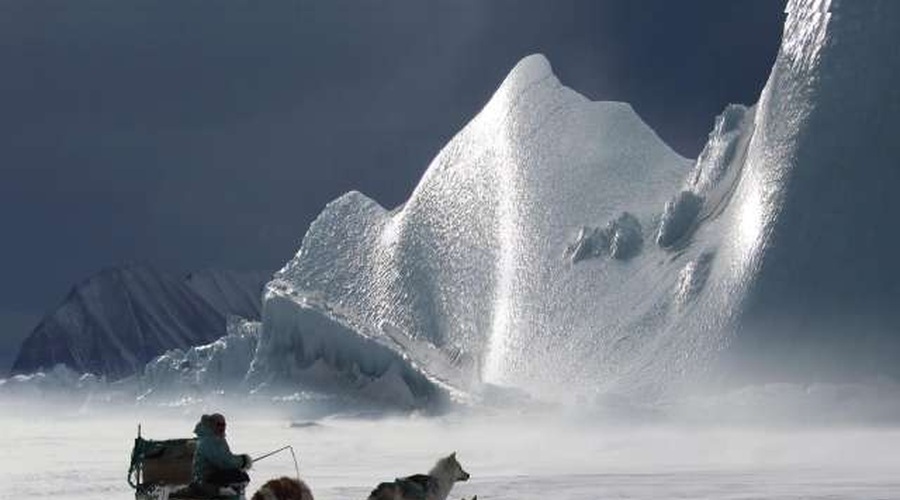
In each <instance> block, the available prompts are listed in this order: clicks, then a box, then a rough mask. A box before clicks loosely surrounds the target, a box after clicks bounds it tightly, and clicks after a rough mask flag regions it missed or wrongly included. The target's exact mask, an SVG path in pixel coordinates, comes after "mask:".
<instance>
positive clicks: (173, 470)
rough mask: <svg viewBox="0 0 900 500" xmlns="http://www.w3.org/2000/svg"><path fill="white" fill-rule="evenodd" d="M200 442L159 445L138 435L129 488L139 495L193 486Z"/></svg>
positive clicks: (192, 440)
mask: <svg viewBox="0 0 900 500" xmlns="http://www.w3.org/2000/svg"><path fill="white" fill-rule="evenodd" d="M196 448H197V440H196V439H167V440H165V441H155V440H152V439H144V438H142V437H141V436H140V434H138V437H137V438H135V440H134V448H133V449H132V450H131V465H130V466H129V468H128V484H130V485H131V487H132V488H134V489H135V491H136V492H137V493H148V492H150V491H152V490H154V489H157V488H159V487H163V486H171V487H174V486H184V485H186V484H188V483H190V482H191V468H192V463H193V461H194V451H195V450H196Z"/></svg>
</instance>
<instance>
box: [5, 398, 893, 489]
mask: <svg viewBox="0 0 900 500" xmlns="http://www.w3.org/2000/svg"><path fill="white" fill-rule="evenodd" d="M229 417H230V418H229V427H228V435H229V443H230V445H231V448H232V449H233V450H234V451H236V452H241V453H244V452H246V453H250V454H251V455H254V456H258V455H259V454H262V453H264V452H267V451H270V450H275V449H278V448H280V447H282V446H285V445H287V444H290V445H293V447H294V448H295V449H296V450H297V453H298V458H299V461H300V474H301V476H302V477H303V478H304V480H305V481H307V482H308V484H309V485H310V487H311V488H312V490H313V493H314V495H315V497H316V499H317V500H331V499H334V500H345V499H352V498H366V495H367V494H368V493H369V491H371V489H372V488H373V487H374V486H375V485H376V484H378V483H379V482H381V481H385V480H393V479H394V478H395V477H397V476H404V475H408V474H413V473H417V472H425V471H427V470H428V468H430V467H431V465H432V464H433V463H434V461H435V460H436V459H437V458H438V457H439V456H441V455H446V454H448V453H450V452H452V451H456V452H457V454H458V455H457V456H458V458H459V460H460V461H461V462H462V465H463V467H464V468H465V469H466V470H467V471H468V472H469V473H470V474H471V479H470V480H469V481H468V482H465V483H460V484H458V485H457V486H455V487H454V489H453V491H452V492H451V495H450V497H449V498H454V499H458V498H463V497H465V498H470V497H471V496H472V495H478V496H479V498H486V499H495V500H503V499H510V500H523V499H547V498H554V499H566V500H595V499H597V498H629V499H636V500H657V499H668V498H695V499H704V498H708V499H716V500H738V499H749V498H755V499H771V500H788V499H798V498H803V499H810V500H825V499H834V498H879V499H896V498H898V494H897V492H898V491H900V481H898V479H897V474H896V471H897V468H898V466H900V462H898V458H897V454H896V453H895V450H896V449H897V447H898V446H900V433H898V432H897V431H896V430H892V429H856V428H848V429H833V428H832V429H827V428H817V427H807V428H805V429H802V430H784V429H780V430H772V429H753V428H733V427H719V428H691V427H681V428H679V427H667V426H643V427H637V428H628V427H604V426H595V425H589V424H584V423H581V424H578V423H573V422H564V421H562V422H555V421H552V420H551V421H543V420H541V419H538V418H530V419H525V418H521V417H519V418H512V419H510V418H506V417H502V418H501V417H493V418H491V417H488V418H479V419H461V418H452V419H416V418H406V419H389V420H353V419H325V420H320V421H316V422H315V424H316V425H303V426H299V427H297V426H291V425H289V421H287V420H285V419H277V418H272V417H266V416H259V415H257V416H256V417H255V418H247V417H243V416H238V415H234V416H233V415H232V414H229ZM138 422H140V423H141V424H142V432H143V435H144V436H145V437H149V438H154V439H162V438H169V437H187V436H189V435H190V430H191V429H192V428H193V424H194V423H195V422H196V415H190V416H178V415H174V416H173V415H168V416H148V415H146V414H141V413H124V414H118V415H109V414H106V415H101V414H82V415H70V414H63V415H60V414H55V415H53V416H50V415H47V416H44V417H41V416H32V417H31V418H28V419H22V418H17V417H15V416H10V415H3V416H2V417H0V425H2V427H3V429H4V432H5V438H4V441H3V445H2V446H3V448H2V451H3V452H4V453H6V454H7V455H8V456H10V457H12V458H13V459H12V460H7V461H6V462H5V463H4V467H2V468H0V482H2V484H3V485H4V490H3V493H4V498H53V499H55V500H96V499H98V498H121V499H125V498H129V497H132V496H133V495H132V493H131V491H130V489H129V487H128V485H127V484H126V482H125V474H124V472H125V470H126V469H127V465H128V458H129V453H130V446H131V442H132V440H133V438H134V436H135V433H136V425H137V423H138ZM536 450H540V452H539V453H536V452H535V451H536ZM293 474H294V466H293V462H292V461H291V460H290V458H289V456H286V455H275V456H273V457H271V458H268V459H266V460H263V461H260V462H257V463H256V464H254V468H253V470H251V471H250V475H251V479H252V482H251V483H250V487H249V491H250V492H251V493H252V492H253V491H255V490H256V488H258V487H259V486H260V485H261V484H262V482H264V481H265V480H267V479H269V478H273V477H278V476H280V475H288V476H292V475H293Z"/></svg>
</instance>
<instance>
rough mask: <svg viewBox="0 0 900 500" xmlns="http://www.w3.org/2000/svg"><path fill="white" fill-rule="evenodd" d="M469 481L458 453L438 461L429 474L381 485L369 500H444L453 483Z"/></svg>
mask: <svg viewBox="0 0 900 500" xmlns="http://www.w3.org/2000/svg"><path fill="white" fill-rule="evenodd" d="M468 479H469V473H468V472H466V471H464V470H463V468H462V466H461V465H459V462H458V461H457V460H456V452H453V453H452V454H450V456H447V457H444V458H442V459H440V460H438V461H437V463H436V464H434V467H432V469H431V471H430V472H429V473H428V474H415V475H412V476H407V477H404V478H398V479H397V480H396V481H393V482H390V483H381V484H379V485H378V486H377V487H376V488H375V489H374V490H372V493H370V494H369V500H444V499H446V498H447V495H449V494H450V490H451V489H452V488H453V483H455V482H457V481H467V480H468ZM476 498H477V497H476ZM472 500H475V499H474V498H473V499H472Z"/></svg>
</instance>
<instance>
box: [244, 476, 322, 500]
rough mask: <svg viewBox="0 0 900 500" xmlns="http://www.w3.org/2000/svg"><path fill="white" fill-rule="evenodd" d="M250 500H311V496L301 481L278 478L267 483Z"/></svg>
mask: <svg viewBox="0 0 900 500" xmlns="http://www.w3.org/2000/svg"><path fill="white" fill-rule="evenodd" d="M250 500H313V495H312V491H310V489H309V487H308V486H306V483H304V482H303V481H300V480H299V479H294V478H291V477H280V478H278V479H272V480H270V481H267V482H266V484H264V485H262V487H261V488H260V489H259V490H257V491H256V493H254V494H253V498H251V499H250Z"/></svg>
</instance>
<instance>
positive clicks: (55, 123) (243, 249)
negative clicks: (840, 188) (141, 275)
mask: <svg viewBox="0 0 900 500" xmlns="http://www.w3.org/2000/svg"><path fill="white" fill-rule="evenodd" d="M783 4H784V2H783V0H752V1H751V0H746V1H741V2H738V1H727V2H725V1H721V0H703V1H701V0H696V1H695V0H685V1H673V0H638V1H633V0H615V1H612V0H611V1H602V0H571V1H570V0H546V1H537V0H534V1H525V0H452V1H451V0H446V1H444V0H441V1H425V0H403V1H400V0H354V1H346V0H319V1H309V0H296V1H291V2H274V1H250V0H243V1H225V0H223V1H209V0H202V1H201V0H179V1H172V2H155V1H154V2H150V1H140V2H138V1H122V0H109V1H92V0H79V1H63V0H59V1H44V0H4V1H2V2H0V64H2V74H0V75H2V76H0V228H2V235H3V238H2V243H0V252H2V254H0V278H2V279H0V368H2V367H4V365H5V364H6V363H8V362H9V358H10V357H11V356H12V355H14V352H15V349H16V347H15V346H16V345H17V342H18V340H19V339H20V338H21V337H23V336H24V335H26V334H27V333H28V331H29V330H30V329H31V328H32V327H33V326H34V325H35V324H36V322H37V321H38V320H39V318H40V316H41V315H43V314H44V313H45V312H47V311H49V310H50V309H52V308H53V307H55V306H56V305H57V304H58V303H59V301H60V300H62V298H63V297H64V295H65V294H66V292H67V291H68V289H69V288H70V287H71V285H72V284H73V283H75V282H77V281H79V280H81V279H84V278H85V277H87V276H89V275H90V274H92V273H94V272H96V271H98V270H100V269H102V268H104V267H107V266H110V265H115V264H119V263H123V262H131V261H142V262H148V263H150V264H152V265H154V266H156V267H157V268H160V269H165V270H171V271H179V272H181V271H187V270H192V269H202V268H231V269H275V268H277V267H279V266H280V265H281V264H283V263H284V262H285V261H286V260H287V259H289V258H290V257H291V256H292V255H293V254H294V253H295V252H296V250H297V248H298V247H299V245H300V242H301V239H302V237H303V233H304V232H305V230H306V227H307V225H308V224H309V222H310V221H311V220H312V219H313V218H314V217H315V216H316V215H317V214H318V212H319V211H320V210H321V208H322V207H323V206H324V205H325V203H327V202H328V201H330V200H331V199H333V198H335V197H337V196H339V195H340V194H342V193H344V192H346V191H348V190H351V189H357V190H359V191H362V192H364V193H366V194H367V195H369V196H370V197H372V198H374V199H375V200H377V201H379V202H380V203H381V204H382V205H384V206H385V207H388V208H390V207H393V206H396V205H398V204H400V203H402V202H403V201H404V200H405V199H406V197H407V196H408V195H409V193H410V192H411V190H412V189H413V187H414V185H415V184H416V182H417V181H418V178H419V177H420V176H421V174H422V173H423V171H424V169H425V168H426V167H427V165H428V163H429V162H430V160H431V158H432V157H433V156H434V155H435V154H436V153H437V151H438V150H439V149H440V148H441V146H442V145H443V144H445V143H446V142H447V140H449V139H450V138H451V137H452V136H453V134H454V133H456V132H457V131H458V130H459V129H460V128H461V127H462V126H463V125H464V124H465V123H466V122H467V121H468V120H469V119H470V118H471V117H472V116H473V115H474V114H475V113H477V111H478V110H479V109H480V107H481V106H482V105H484V103H485V102H486V101H487V99H488V98H489V97H490V95H491V93H492V92H493V90H494V89H495V88H496V87H497V85H499V83H500V81H501V80H502V79H503V77H504V76H505V75H506V73H507V72H508V71H509V69H510V68H511V67H512V66H513V65H514V64H515V63H516V62H517V61H518V60H519V59H520V58H522V57H524V56H526V55H528V54H531V53H535V52H542V53H544V54H545V55H547V57H548V58H549V59H550V62H551V64H552V65H553V67H554V70H555V72H556V74H557V75H558V76H559V77H560V79H561V80H562V81H563V83H564V84H566V85H568V86H570V87H572V88H574V89H575V90H577V91H579V92H581V93H583V94H585V95H587V96H588V97H590V98H592V99H602V100H621V101H627V102H630V103H631V104H632V105H633V106H634V108H635V109H636V110H637V112H638V113H639V114H640V115H641V116H642V117H643V118H644V119H645V120H646V121H647V122H648V123H649V124H650V125H651V126H652V127H653V128H654V129H656V130H657V132H658V133H659V134H660V135H661V136H662V137H663V139H665V140H666V141H667V142H668V143H669V144H671V145H672V146H673V147H674V148H675V149H676V150H677V151H679V152H680V153H681V154H683V155H686V156H690V157H693V156H696V154H697V153H698V152H699V150H700V148H701V147H702V144H703V142H704V141H705V138H706V134H707V132H708V131H709V129H710V127H711V124H712V120H713V117H714V116H715V114H717V113H718V112H719V111H720V110H721V109H722V108H723V107H724V106H725V104H727V103H729V102H741V103H747V104H750V103H753V102H755V101H756V98H757V96H758V94H759V91H760V89H761V88H762V86H763V84H764V82H765V78H766V77H767V76H768V72H769V68H770V66H771V64H772V60H773V58H774V56H775V53H776V50H777V47H778V42H779V39H780V35H781V24H782V21H783V13H782V11H783Z"/></svg>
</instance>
